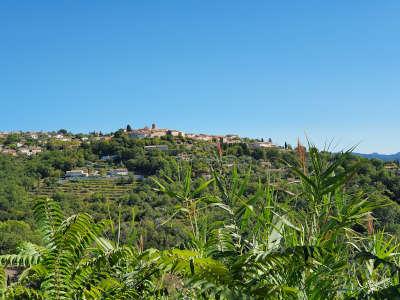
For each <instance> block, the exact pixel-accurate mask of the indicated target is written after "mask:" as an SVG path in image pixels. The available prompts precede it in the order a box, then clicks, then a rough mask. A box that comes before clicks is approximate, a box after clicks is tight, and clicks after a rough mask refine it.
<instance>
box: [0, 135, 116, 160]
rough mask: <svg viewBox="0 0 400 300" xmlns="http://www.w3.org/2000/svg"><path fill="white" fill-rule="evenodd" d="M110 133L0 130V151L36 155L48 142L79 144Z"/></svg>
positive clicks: (13, 154)
mask: <svg viewBox="0 0 400 300" xmlns="http://www.w3.org/2000/svg"><path fill="white" fill-rule="evenodd" d="M10 137H12V138H15V139H16V141H15V142H14V141H13V142H12V143H10V142H7V139H9V138H10ZM111 138H112V135H102V134H99V133H97V134H96V133H92V134H89V135H72V134H64V133H62V132H40V131H37V132H36V131H35V132H32V131H28V132H22V131H15V132H0V153H2V154H7V155H11V156H17V155H26V156H31V155H36V154H38V153H40V152H42V151H43V149H44V148H45V147H46V145H47V144H48V143H49V142H61V143H66V144H68V145H76V146H79V145H80V144H81V143H84V142H86V143H87V142H90V141H91V140H94V141H99V140H110V139H111ZM2 141H3V142H2Z"/></svg>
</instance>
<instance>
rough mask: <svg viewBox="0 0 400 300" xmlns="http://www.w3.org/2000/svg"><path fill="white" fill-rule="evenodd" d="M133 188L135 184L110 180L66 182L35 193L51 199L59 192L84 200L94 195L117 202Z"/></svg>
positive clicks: (41, 188)
mask: <svg viewBox="0 0 400 300" xmlns="http://www.w3.org/2000/svg"><path fill="white" fill-rule="evenodd" d="M133 186H134V184H117V181H116V180H109V179H96V180H79V181H65V182H62V183H59V184H57V185H56V186H54V187H47V186H43V187H40V188H39V189H38V190H36V191H34V194H35V195H40V196H49V197H51V196H53V195H54V194H55V193H57V192H62V193H68V194H73V195H76V196H77V197H79V198H82V199H85V198H90V197H91V196H92V195H94V194H97V195H102V196H104V197H106V198H107V199H110V200H117V199H119V198H120V197H122V196H124V195H127V194H128V193H129V192H130V191H131V190H132V188H133Z"/></svg>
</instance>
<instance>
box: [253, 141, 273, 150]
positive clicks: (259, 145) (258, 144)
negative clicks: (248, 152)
mask: <svg viewBox="0 0 400 300" xmlns="http://www.w3.org/2000/svg"><path fill="white" fill-rule="evenodd" d="M249 146H250V148H253V149H257V148H273V147H276V145H274V144H273V143H272V142H255V143H251V144H250V145H249Z"/></svg>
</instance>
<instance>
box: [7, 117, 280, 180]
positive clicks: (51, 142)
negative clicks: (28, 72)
mask: <svg viewBox="0 0 400 300" xmlns="http://www.w3.org/2000/svg"><path fill="white" fill-rule="evenodd" d="M120 136H125V137H127V138H131V139H143V140H146V141H151V142H146V145H144V146H143V149H144V150H145V151H153V150H157V151H162V152H168V151H173V150H176V149H174V148H176V147H177V146H179V148H180V149H181V150H182V149H191V148H192V147H193V143H201V142H205V143H207V142H210V143H215V144H217V143H221V144H245V145H246V146H247V147H248V148H250V149H257V148H260V149H267V148H282V147H278V146H276V145H275V144H274V143H273V142H272V140H271V139H270V138H269V139H267V140H264V139H249V138H242V137H240V136H239V135H236V134H227V135H211V134H204V133H185V132H183V131H180V130H175V129H169V128H158V127H157V125H156V124H152V125H151V126H150V127H148V126H145V127H143V128H137V129H132V128H131V126H130V125H127V126H126V128H124V129H120V130H118V131H116V132H113V133H109V134H103V133H101V132H91V133H89V134H73V133H70V132H68V131H67V130H65V129H60V130H58V131H54V132H32V131H30V132H22V131H17V132H0V153H2V154H5V155H10V156H27V157H30V156H35V155H37V154H39V153H42V152H43V151H46V150H56V149H74V148H75V149H76V148H79V147H82V145H83V146H85V145H90V144H93V143H99V142H110V141H112V140H113V139H115V138H116V137H120ZM171 140H174V146H172V147H171V144H170V143H168V141H171ZM283 148H288V145H286V144H285V147H283ZM178 152H179V153H177V155H176V157H177V158H178V159H180V160H186V161H188V160H190V154H189V153H187V152H185V151H178ZM120 159H121V157H119V156H118V155H117V154H115V153H107V154H105V155H102V156H100V157H99V160H98V161H97V162H89V165H88V166H85V168H75V169H69V170H65V171H64V173H63V174H60V178H61V179H63V180H71V179H90V178H119V177H123V176H128V175H129V174H131V172H129V171H128V169H127V168H126V166H125V165H124V164H122V163H121V164H120V166H119V167H118V168H108V169H107V170H105V171H104V168H100V170H101V171H99V168H93V166H94V165H95V163H97V165H99V164H100V165H101V164H102V163H107V162H116V161H120ZM90 164H92V165H90ZM114 165H115V164H114ZM131 175H132V176H133V177H134V178H135V179H137V180H141V179H144V176H145V175H143V174H134V175H133V174H131Z"/></svg>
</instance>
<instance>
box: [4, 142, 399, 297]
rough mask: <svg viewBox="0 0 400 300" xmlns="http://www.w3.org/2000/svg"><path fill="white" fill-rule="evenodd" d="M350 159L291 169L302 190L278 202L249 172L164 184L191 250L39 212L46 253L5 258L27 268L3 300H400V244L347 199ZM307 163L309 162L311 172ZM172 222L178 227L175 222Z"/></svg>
mask: <svg viewBox="0 0 400 300" xmlns="http://www.w3.org/2000/svg"><path fill="white" fill-rule="evenodd" d="M348 155H349V152H346V153H342V154H338V155H335V156H333V157H331V159H330V160H329V161H326V160H323V159H322V155H321V153H319V152H318V151H317V149H316V148H314V147H311V148H310V150H309V157H308V160H307V159H306V154H305V153H302V154H301V155H300V161H299V164H298V165H297V166H291V168H292V170H293V172H294V173H295V174H297V176H298V177H299V178H300V179H301V184H300V185H299V186H298V187H297V188H296V189H294V190H293V191H291V194H295V196H294V197H293V198H292V199H290V201H286V202H282V201H278V193H277V192H276V191H274V189H273V188H272V186H273V185H272V184H268V185H266V186H264V185H262V184H261V183H260V184H259V185H258V188H257V190H256V191H254V192H250V191H249V188H248V183H249V182H250V180H251V171H249V172H247V173H245V174H240V172H239V171H238V170H237V169H236V168H234V169H233V170H232V171H231V172H230V174H229V175H227V174H226V173H225V172H223V171H221V170H222V167H221V165H219V166H218V167H214V170H213V173H214V178H213V179H212V180H210V181H207V182H204V183H203V184H200V185H199V186H196V184H195V183H194V181H193V180H192V178H191V171H190V169H188V170H187V171H186V172H185V173H184V174H185V176H183V177H181V176H178V180H172V179H171V178H168V179H167V181H168V183H167V184H164V183H162V182H160V181H156V184H157V187H158V188H157V189H158V191H160V192H165V193H168V194H169V195H170V196H172V197H174V198H175V199H176V200H177V201H179V202H180V204H179V205H178V206H177V210H176V211H175V212H174V213H173V215H172V216H173V217H174V218H179V220H180V221H181V222H182V223H183V224H185V225H186V228H188V236H189V239H188V240H187V241H186V243H185V245H181V247H180V248H179V249H178V248H175V249H170V250H165V251H158V250H155V249H149V250H147V251H144V252H140V251H138V250H136V249H134V248H131V247H128V246H119V244H118V243H117V245H116V246H115V245H113V243H112V242H111V241H109V240H107V239H105V238H104V237H102V236H103V231H104V230H105V229H106V228H107V227H108V225H109V224H108V223H107V222H100V223H95V222H94V221H93V219H92V218H91V217H90V216H89V215H87V214H78V215H74V216H72V217H69V218H68V219H66V220H63V219H62V215H61V211H60V208H59V207H58V205H57V204H56V203H55V202H53V201H52V200H50V199H39V201H38V203H37V204H36V205H35V207H34V215H35V219H36V222H37V224H38V227H39V228H40V230H41V231H42V234H43V245H44V246H43V247H39V246H35V245H32V244H27V243H26V244H25V245H23V247H21V251H20V253H19V254H17V255H5V256H1V257H0V262H1V263H2V265H3V266H4V267H5V268H10V267H14V268H15V267H19V268H22V269H23V272H22V273H21V274H20V276H19V278H18V282H16V283H13V284H8V285H7V283H6V279H5V276H3V277H2V278H1V279H2V282H4V283H3V285H2V289H1V292H2V296H3V298H5V299H34V298H37V299H110V298H113V299H135V298H141V299H149V298H151V299H155V298H157V299H159V298H180V299H181V298H183V299H396V298H399V297H400V293H399V275H400V274H399V270H400V269H399V258H398V257H399V256H398V253H399V248H400V247H399V244H398V243H397V241H396V240H394V238H392V237H390V236H388V235H387V234H385V233H383V232H378V233H374V232H373V218H372V215H371V212H372V211H373V209H375V208H376V207H378V206H380V205H381V204H379V203H374V202H372V201H370V200H369V199H368V197H367V196H366V195H362V194H351V195H349V194H346V193H345V185H346V183H347V182H348V181H349V180H351V178H352V176H353V175H354V171H355V169H356V168H357V166H353V167H351V168H348V169H347V170H345V169H343V162H344V161H345V160H346V157H347V156H348ZM307 161H308V163H307ZM167 222H168V221H167Z"/></svg>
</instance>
